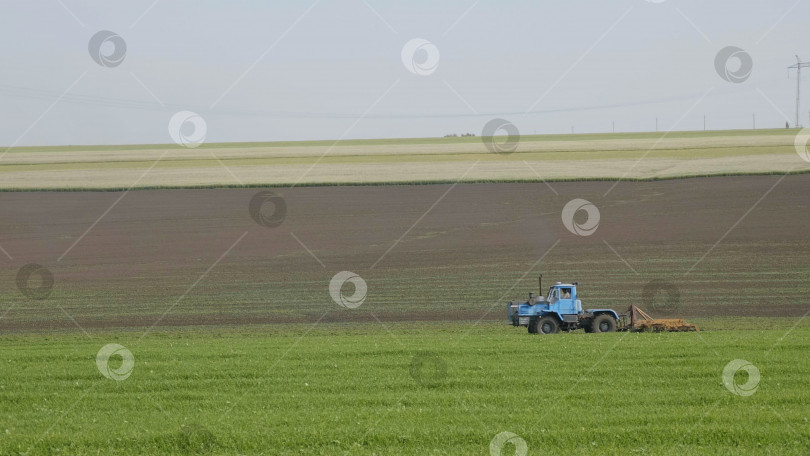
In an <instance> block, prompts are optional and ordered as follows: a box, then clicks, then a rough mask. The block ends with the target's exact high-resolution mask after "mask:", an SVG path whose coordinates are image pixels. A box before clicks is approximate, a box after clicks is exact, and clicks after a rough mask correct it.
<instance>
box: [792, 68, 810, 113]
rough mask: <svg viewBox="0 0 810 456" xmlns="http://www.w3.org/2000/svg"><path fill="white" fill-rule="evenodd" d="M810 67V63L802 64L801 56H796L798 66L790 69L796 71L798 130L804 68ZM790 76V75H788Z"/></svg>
mask: <svg viewBox="0 0 810 456" xmlns="http://www.w3.org/2000/svg"><path fill="white" fill-rule="evenodd" d="M808 67H810V62H802V59H800V58H799V56H798V55H797V56H796V64H795V65H791V66H789V67H788V70H791V69H793V68H795V69H796V125H794V126H795V127H796V128H799V105H801V98H800V93H801V88H802V68H808ZM788 76H790V73H788Z"/></svg>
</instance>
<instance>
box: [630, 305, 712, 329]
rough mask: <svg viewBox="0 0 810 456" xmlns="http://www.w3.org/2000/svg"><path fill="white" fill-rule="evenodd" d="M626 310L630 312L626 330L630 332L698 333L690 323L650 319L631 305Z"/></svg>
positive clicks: (680, 320) (674, 319)
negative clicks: (628, 325)
mask: <svg viewBox="0 0 810 456" xmlns="http://www.w3.org/2000/svg"><path fill="white" fill-rule="evenodd" d="M627 310H628V311H630V327H629V328H627V329H628V330H630V331H634V332H645V331H651V332H661V331H670V332H675V331H700V328H698V327H697V326H695V325H693V324H691V323H687V322H686V321H684V320H683V319H681V318H652V317H651V316H649V315H648V314H647V312H644V311H643V310H641V309H639V308H638V307H636V306H634V305H631V306H630V308H629V309H627Z"/></svg>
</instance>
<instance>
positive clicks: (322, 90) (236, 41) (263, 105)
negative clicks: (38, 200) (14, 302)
mask: <svg viewBox="0 0 810 456" xmlns="http://www.w3.org/2000/svg"><path fill="white" fill-rule="evenodd" d="M808 17H810V1H804V2H803V1H801V0H800V1H796V0H768V1H764V0H762V1H731V0H729V1H705V0H704V1H700V0H664V1H661V0H655V1H645V0H611V1H604V0H592V1H562V0H560V1H543V2H541V1H496V0H478V1H477V0H453V1H444V2H436V1H426V0H414V1H400V2H392V1H385V0H320V1H315V0H299V1H278V0H277V1H258V0H253V1H247V0H246V1H227V2H226V1H213V0H193V1H192V0H189V1H185V0H182V1H181V0H157V1H154V0H147V1H140V2H110V1H79V0H38V1H4V2H3V14H2V15H0V18H2V19H0V21H1V22H0V23H1V24H2V26H0V38H1V39H2V43H3V45H2V61H3V63H4V64H3V65H2V66H1V67H0V75H1V76H0V100H2V104H0V125H2V128H0V144H2V145H4V146H9V145H12V144H15V145H44V144H128V143H170V142H171V141H172V139H171V137H170V136H169V132H168V129H167V125H168V122H169V119H170V118H171V117H172V115H173V114H174V113H176V112H177V111H181V110H188V111H193V112H196V113H198V114H199V115H200V116H202V118H203V119H205V122H206V124H207V136H206V141H207V142H223V141H275V140H299V139H336V138H383V137H422V136H442V135H444V134H446V133H452V132H456V133H463V132H473V133H476V134H480V133H481V129H482V127H483V126H484V124H485V123H486V122H487V121H489V120H491V119H492V118H494V117H502V118H505V119H507V120H509V121H511V122H513V123H514V124H515V125H516V126H517V127H518V128H519V129H520V132H521V133H522V134H534V133H538V134H539V133H570V132H571V129H572V127H573V128H574V131H576V132H577V133H587V132H608V131H611V129H612V122H613V121H615V123H616V130H617V131H650V130H654V129H655V119H656V117H658V118H659V129H660V130H668V129H670V128H674V129H677V130H692V129H702V128H703V116H704V115H706V116H707V119H708V127H709V128H710V129H725V128H750V127H751V125H752V115H753V114H754V113H756V116H757V127H761V128H764V127H784V125H785V121H786V120H790V123H791V125H792V124H793V117H794V109H795V108H794V98H795V83H796V81H795V72H794V73H792V74H791V75H790V79H788V71H787V69H786V67H787V66H789V65H792V64H793V63H795V58H794V54H799V55H800V56H802V57H803V58H805V59H807V60H810V27H808V26H807V18H808ZM101 30H109V31H111V32H114V33H115V34H117V35H118V36H120V37H121V39H122V40H123V41H124V42H125V43H126V54H125V57H124V60H123V61H122V62H113V63H112V64H111V65H110V66H107V67H105V66H103V65H100V64H98V63H96V62H95V61H94V59H93V58H91V55H90V52H89V50H88V43H89V42H90V40H91V37H93V36H94V35H95V34H96V33H97V32H99V31H101ZM412 39H422V40H426V41H428V42H430V43H432V45H433V46H435V48H433V47H431V46H430V45H427V47H426V46H422V47H421V48H419V50H418V51H417V52H416V53H415V57H414V59H415V60H413V62H415V66H414V64H411V65H410V70H409V68H407V67H406V65H405V63H410V62H409V61H408V59H405V62H404V61H403V56H402V54H403V46H405V45H406V43H408V42H409V41H411V40H412ZM423 43H424V42H423ZM727 46H736V47H739V48H741V49H742V50H743V51H744V52H745V53H747V54H748V55H750V57H751V61H752V62H753V69H752V71H751V73H750V76H749V77H748V78H747V79H745V78H744V76H743V77H742V78H741V79H745V80H744V81H741V82H730V81H727V80H724V79H723V78H722V77H721V76H720V74H718V72H717V71H716V68H715V58H716V55H717V54H718V52H719V51H720V50H721V49H723V48H725V47H727ZM114 48H115V46H114V44H113V43H112V42H107V43H105V44H104V45H103V46H102V48H101V53H102V55H105V54H109V53H111V52H112V51H113V50H114ZM434 49H435V50H438V65H437V66H435V67H433V66H431V62H429V61H428V62H426V61H425V59H428V58H431V57H433V58H435V57H436V55H434V54H435V53H434V52H433V50H434ZM118 63H120V64H118ZM739 65H740V62H739V60H737V59H731V60H730V61H729V69H730V71H731V72H732V73H734V72H735V71H736V70H737V69H738V67H739ZM416 73H423V74H416ZM427 73H429V74H427ZM805 76H806V77H805V78H804V79H810V69H807V70H806V75H805ZM805 93H806V95H805V96H804V97H803V99H804V105H803V107H802V117H801V122H802V123H803V124H804V125H807V123H808V110H809V109H810V84H806V88H805ZM786 117H787V119H786Z"/></svg>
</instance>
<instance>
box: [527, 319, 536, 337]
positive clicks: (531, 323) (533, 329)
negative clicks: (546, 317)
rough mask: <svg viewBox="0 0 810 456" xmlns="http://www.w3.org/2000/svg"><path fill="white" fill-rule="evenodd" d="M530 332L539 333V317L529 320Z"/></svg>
mask: <svg viewBox="0 0 810 456" xmlns="http://www.w3.org/2000/svg"><path fill="white" fill-rule="evenodd" d="M529 334H537V318H532V319H531V320H529Z"/></svg>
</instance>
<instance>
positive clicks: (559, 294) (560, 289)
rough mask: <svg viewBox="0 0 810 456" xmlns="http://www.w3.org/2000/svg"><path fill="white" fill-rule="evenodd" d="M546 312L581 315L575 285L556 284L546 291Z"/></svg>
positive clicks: (580, 305) (580, 306)
mask: <svg viewBox="0 0 810 456" xmlns="http://www.w3.org/2000/svg"><path fill="white" fill-rule="evenodd" d="M546 305H547V308H546V309H544V310H546V311H551V312H556V313H558V314H560V315H578V314H581V313H582V304H581V303H580V301H579V299H577V283H576V282H574V283H561V282H557V283H556V284H554V285H553V286H551V287H549V289H548V297H547V298H546Z"/></svg>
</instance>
